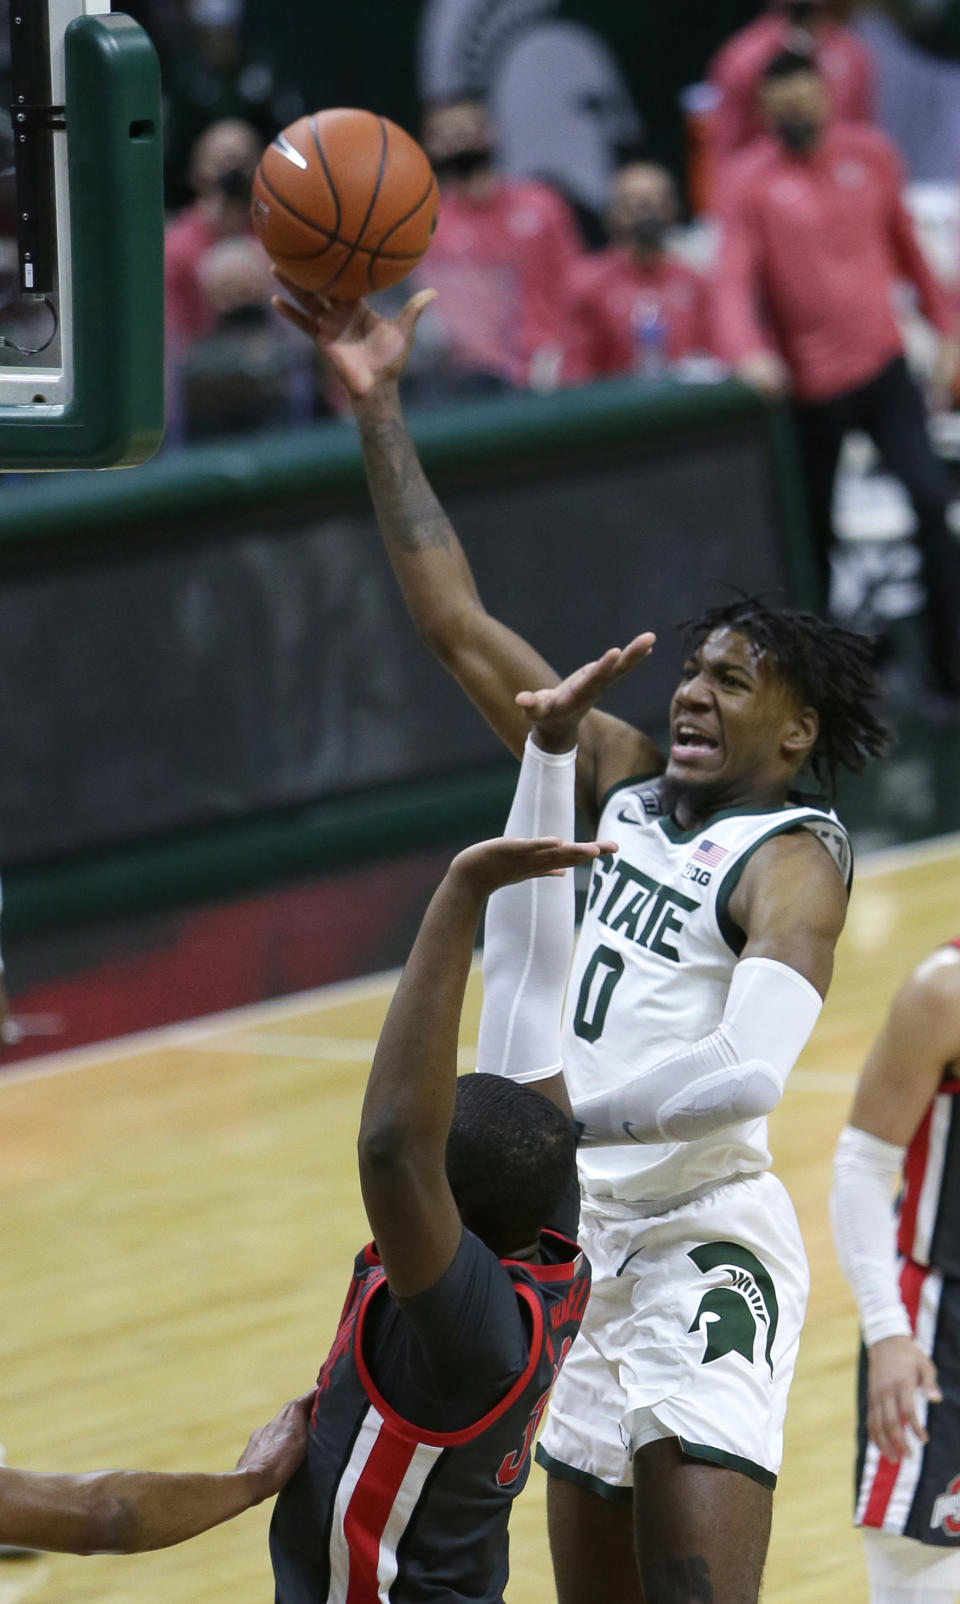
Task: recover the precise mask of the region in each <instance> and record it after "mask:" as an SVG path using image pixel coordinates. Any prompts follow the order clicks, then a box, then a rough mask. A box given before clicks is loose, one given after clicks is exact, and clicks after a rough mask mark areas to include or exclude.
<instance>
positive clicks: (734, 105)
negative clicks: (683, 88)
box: [709, 11, 873, 164]
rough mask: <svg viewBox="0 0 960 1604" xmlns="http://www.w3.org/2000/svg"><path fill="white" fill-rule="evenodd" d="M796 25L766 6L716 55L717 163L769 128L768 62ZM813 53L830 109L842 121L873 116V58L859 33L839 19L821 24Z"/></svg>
mask: <svg viewBox="0 0 960 1604" xmlns="http://www.w3.org/2000/svg"><path fill="white" fill-rule="evenodd" d="M793 37H794V29H793V28H792V27H791V24H790V21H789V19H788V18H787V17H785V16H783V15H782V14H778V13H777V12H772V11H771V12H767V13H766V14H765V15H763V16H761V17H758V18H757V20H756V22H751V23H750V25H749V26H748V27H746V28H743V29H742V30H741V32H740V33H736V34H734V36H733V38H732V39H729V40H728V41H727V43H726V44H725V45H724V46H723V49H722V50H720V51H719V52H718V54H717V55H716V56H715V57H714V59H713V63H712V65H711V67H710V71H709V79H710V82H711V83H712V84H714V85H715V87H716V88H717V89H718V90H719V91H720V100H719V104H718V106H717V109H716V111H715V112H714V113H713V115H712V116H711V119H710V151H711V155H712V157H713V160H714V162H715V163H716V164H719V163H720V162H722V161H725V160H726V159H727V157H729V156H732V155H734V153H735V152H736V151H738V150H741V149H742V148H743V146H744V145H748V144H749V143H750V141H751V140H753V139H756V138H758V136H759V135H761V134H763V133H764V132H765V129H764V125H763V123H762V122H761V120H760V112H759V108H758V105H757V91H758V88H759V84H760V78H761V75H762V73H763V70H764V68H765V67H766V66H767V65H768V63H769V62H771V61H772V60H773V58H774V56H775V55H777V54H778V53H779V52H780V51H781V50H786V49H788V48H789V47H790V45H791V41H792V39H793ZM814 56H815V59H816V63H817V66H818V67H819V69H820V71H821V73H822V74H823V79H824V82H825V84H826V86H827V92H828V95H829V97H830V110H831V113H832V115H833V116H834V117H835V118H836V119H837V120H838V121H843V122H869V121H870V120H871V118H872V117H873V64H872V62H871V59H870V54H869V51H868V50H867V49H866V48H865V46H863V45H862V44H861V43H860V40H859V39H858V38H857V37H856V35H855V34H853V33H851V32H850V31H849V29H847V28H841V27H840V26H839V25H838V24H837V23H835V22H829V21H826V22H824V23H822V24H821V26H820V27H819V28H818V30H817V34H816V47H815V50H814Z"/></svg>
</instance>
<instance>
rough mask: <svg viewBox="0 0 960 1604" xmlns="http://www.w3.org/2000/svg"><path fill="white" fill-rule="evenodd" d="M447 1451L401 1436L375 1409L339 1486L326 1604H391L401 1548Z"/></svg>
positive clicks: (363, 1426)
mask: <svg viewBox="0 0 960 1604" xmlns="http://www.w3.org/2000/svg"><path fill="white" fill-rule="evenodd" d="M442 1453H443V1448H442V1447H434V1446H433V1445H431V1444H428V1443H416V1442H414V1441H410V1440H405V1439H404V1438H402V1437H400V1436H398V1435H397V1433H396V1432H394V1431H391V1429H390V1427H389V1426H388V1425H386V1424H385V1422H384V1419H383V1416H382V1415H381V1414H380V1413H379V1412H378V1410H376V1409H374V1408H373V1406H372V1405H371V1407H370V1408H369V1409H368V1411H367V1413H366V1415H365V1416H364V1419H363V1423H362V1425H361V1427H360V1430H359V1432H358V1433H357V1436H356V1439H355V1441H354V1445H353V1448H352V1450H351V1453H350V1458H349V1459H348V1461H347V1463H346V1465H345V1466H344V1469H343V1474H342V1476H341V1478H340V1483H339V1486H338V1488H337V1496H336V1501H335V1504H334V1511H333V1524H332V1528H331V1533H330V1591H329V1593H328V1594H327V1604H373V1601H374V1600H375V1599H376V1600H378V1601H381V1604H387V1601H388V1599H389V1595H390V1589H391V1587H392V1586H393V1584H394V1582H395V1581H396V1579H397V1548H398V1545H399V1543H400V1540H401V1538H402V1537H403V1534H404V1532H405V1531H406V1529H407V1526H408V1525H409V1523H410V1519H411V1517H412V1515H413V1512H414V1510H415V1509H416V1507H417V1503H418V1501H419V1499H420V1494H421V1493H422V1492H423V1489H424V1486H425V1485H426V1482H427V1478H428V1476H429V1475H430V1472H431V1470H432V1469H433V1466H434V1465H435V1464H436V1462H437V1460H438V1459H439V1458H440V1455H441V1454H442Z"/></svg>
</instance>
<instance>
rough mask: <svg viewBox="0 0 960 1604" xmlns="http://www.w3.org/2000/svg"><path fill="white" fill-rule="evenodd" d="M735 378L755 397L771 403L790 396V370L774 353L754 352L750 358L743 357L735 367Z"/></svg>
mask: <svg viewBox="0 0 960 1604" xmlns="http://www.w3.org/2000/svg"><path fill="white" fill-rule="evenodd" d="M737 377H738V378H740V379H742V380H743V382H744V384H748V385H749V386H750V389H751V390H755V391H756V392H757V395H762V396H766V397H767V398H768V399H770V400H773V401H777V400H779V399H780V398H781V397H782V396H785V395H789V394H790V389H791V382H790V369H789V368H788V367H787V364H786V363H785V362H784V361H783V358H782V357H779V356H777V354H776V352H775V351H754V353H753V355H752V356H747V357H744V359H743V361H742V362H741V363H740V364H739V365H738V367H737Z"/></svg>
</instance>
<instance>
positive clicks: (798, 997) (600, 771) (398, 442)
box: [278, 285, 885, 1604]
mask: <svg viewBox="0 0 960 1604" xmlns="http://www.w3.org/2000/svg"><path fill="white" fill-rule="evenodd" d="M284 289H285V292H286V296H287V298H286V299H285V300H282V301H279V302H278V305H279V306H280V309H281V310H284V311H285V313H286V315H287V316H288V317H289V318H290V320H291V321H292V322H293V323H295V324H296V325H297V326H298V327H299V328H301V329H303V331H304V332H305V333H307V334H309V335H310V336H311V337H312V338H313V339H314V340H315V341H316V343H317V345H318V347H319V348H320V349H321V351H323V352H324V353H325V354H326V356H327V357H328V358H329V360H330V363H331V365H332V366H333V368H334V369H335V371H336V373H337V375H338V377H339V378H340V380H341V382H342V383H343V385H344V386H345V388H346V390H347V393H348V394H349V396H350V398H351V402H352V406H353V410H354V414H355V417H356V419H357V423H358V426H359V432H360V438H361V442H362V445H363V450H364V459H365V463H366V469H367V476H368V480H369V484H370V489H371V493H372V496H373V502H374V507H375V511H376V514H377V519H378V523H379V525H380V530H381V533H382V535H383V538H384V543H385V545H386V548H387V552H388V555H389V557H390V560H391V562H392V564H393V566H394V569H395V571H396V574H397V577H398V579H399V582H400V585H401V588H402V590H403V593H404V596H405V598H406V601H407V605H408V607H409V609H410V612H411V614H412V616H413V619H414V622H415V624H416V626H417V629H418V631H419V632H420V634H421V635H422V637H423V639H424V640H425V641H426V643H427V644H428V645H429V646H430V647H431V649H432V650H433V651H434V652H435V653H436V654H437V656H438V657H439V658H440V660H441V661H442V662H443V663H444V664H445V666H446V667H447V668H448V669H449V670H450V672H451V673H453V674H454V676H455V677H456V678H457V679H458V681H459V682H460V684H461V685H462V686H463V688H464V690H465V691H466V692H467V694H468V695H469V696H470V697H471V699H472V700H473V701H474V702H475V704H476V706H477V707H478V708H479V710H480V711H481V713H482V714H483V715H484V717H485V718H486V719H487V720H488V721H489V723H490V724H491V725H492V726H493V728H494V729H495V730H496V731H497V733H498V734H499V735H500V736H501V737H502V739H503V740H504V741H505V743H506V744H507V746H508V747H510V749H511V750H512V751H514V752H515V753H517V754H518V755H519V754H520V752H521V750H522V747H523V743H524V739H525V735H526V729H527V718H526V716H525V714H524V712H523V711H522V708H521V707H519V706H518V705H517V698H518V695H519V696H520V698H521V702H522V703H523V705H525V706H526V707H527V708H528V709H529V708H530V706H531V701H530V697H531V696H532V695H533V693H532V692H531V687H534V686H545V687H547V689H546V690H545V691H543V692H541V693H539V699H538V698H537V697H535V698H534V700H535V701H536V702H537V709H536V711H537V723H538V728H540V729H541V730H543V729H544V728H546V727H547V726H548V725H550V723H551V720H552V729H553V733H554V736H555V737H556V740H557V743H558V745H557V749H558V750H563V749H565V748H566V746H572V745H573V744H574V742H576V741H578V743H579V757H578V787H579V798H580V802H581V805H582V807H583V808H584V810H585V812H586V813H587V815H588V817H589V819H590V821H591V824H595V823H597V821H598V820H599V819H600V818H601V817H602V818H603V821H604V833H605V834H606V835H607V836H608V837H609V838H610V839H611V840H616V841H618V842H619V844H620V845H619V850H618V853H617V854H615V855H612V856H611V858H610V859H609V861H607V862H606V863H605V864H604V865H603V867H602V868H601V869H600V870H599V871H598V872H597V873H596V875H595V877H594V879H593V881H592V885H591V891H590V898H589V901H590V907H589V909H588V918H587V922H586V924H585V927H584V930H583V932H582V934H581V937H580V941H579V946H578V952H577V956H576V958H575V960H574V975H573V984H572V986H571V989H570V993H569V1010H570V1026H569V1030H568V1032H567V1052H566V1056H565V1070H566V1071H567V1073H568V1074H569V1083H570V1086H571V1091H572V1094H573V1095H572V1101H573V1103H574V1110H575V1112H576V1113H577V1115H578V1117H579V1119H580V1121H581V1123H582V1125H583V1127H584V1147H583V1150H582V1165H581V1184H582V1190H583V1202H584V1216H585V1235H584V1238H583V1239H584V1241H585V1243H586V1242H589V1253H590V1256H591V1258H592V1260H593V1264H594V1291H593V1293H592V1295H591V1301H590V1305H589V1307H588V1310H587V1316H586V1319H585V1321H584V1325H583V1328H582V1334H581V1336H580V1337H579V1338H578V1339H577V1342H576V1343H575V1345H574V1348H573V1350H572V1352H571V1354H570V1356H569V1358H568V1361H567V1366H568V1369H569V1371H570V1372H572V1374H573V1376H574V1380H573V1381H572V1383H571V1384H570V1385H564V1380H563V1375H562V1376H561V1379H560V1386H559V1387H558V1390H557V1393H556V1394H555V1403H556V1406H557V1407H556V1408H555V1410H554V1412H553V1415H552V1418H551V1420H550V1422H549V1423H548V1426H547V1432H546V1435H545V1438H544V1445H545V1449H546V1454H547V1455H548V1456H549V1457H548V1468H549V1470H550V1477H549V1493H548V1510H549V1521H550V1537H551V1549H552V1553H553V1559H554V1568H555V1572H556V1579H557V1591H558V1596H559V1600H560V1604H608V1601H609V1604H703V1601H713V1604H750V1601H751V1600H755V1599H756V1598H757V1596H758V1593H759V1586H760V1577H761V1572H762V1569H763V1562H764V1558H765V1555H766V1547H767V1541H768V1534H769V1524H770V1509H771V1498H772V1492H771V1489H772V1484H773V1481H774V1479H775V1473H776V1467H777V1464H778V1462H779V1449H780V1443H779V1437H780V1426H781V1423H782V1417H783V1409H784V1404H785V1399H786V1393H787V1390H788V1387H789V1382H790V1376H791V1372H792V1365H793V1358H794V1353H795V1349H796V1344H797V1336H798V1332H799V1326H800V1321H801V1319H802V1313H803V1305H804V1299H805V1290H806V1268H805V1263H804V1257H803V1250H802V1245H801V1243H800V1240H799V1234H798V1232H797V1227H796V1221H795V1218H794V1215H793V1211H792V1208H791V1207H790V1204H789V1200H788V1199H787V1198H786V1194H785V1193H784V1192H783V1189H782V1188H781V1187H780V1185H779V1183H778V1182H777V1181H775V1180H774V1178H773V1177H772V1176H771V1175H770V1174H769V1169H768V1166H769V1162H770V1158H769V1153H768V1151H767V1147H766V1139H765V1126H764V1115H765V1114H766V1113H767V1112H769V1110H770V1109H771V1108H772V1107H773V1106H774V1105H775V1103H776V1101H777V1099H778V1097H779V1096H780V1093H781V1091H782V1088H783V1083H784V1080H785V1078H786V1075H787V1072H788V1071H789V1069H790V1067H791V1065H792V1063H793V1061H794V1059H795V1058H796V1056H797V1054H798V1053H799V1051H800V1049H801V1047H802V1046H803V1043H804V1042H805V1040H806V1038H807V1036H808V1034H809V1031H810V1030H811V1028H812V1025H813V1022H814V1019H815V1017H816V1014H817V1012H818V1011H819V1007H820V1002H821V999H822V997H823V996H824V995H825V993H826V990H827V987H828V985H829V981H830V976H831V972H832V966H833V952H834V946H835V943H836V939H837V936H838V934H839V931H840V929H841V927H842V924H843V920H844V917H845V913H846V901H847V889H848V886H847V875H848V872H849V866H850V865H849V852H848V848H847V844H846V838H845V836H844V834H843V832H842V829H841V828H840V826H839V825H838V823H837V821H836V819H835V818H834V817H833V816H832V815H831V814H830V813H829V812H828V811H826V810H824V809H823V808H821V807H818V806H816V805H805V804H801V803H797V802H793V801H791V800H790V792H791V790H792V787H793V784H794V781H795V779H796V777H797V776H798V774H799V773H800V771H801V769H803V768H804V767H805V766H809V767H810V768H811V769H812V770H813V773H814V775H815V776H816V777H817V778H820V779H823V780H825V781H826V782H828V783H830V782H831V781H832V777H833V774H834V771H835V770H836V768H837V767H838V766H841V765H843V766H846V767H848V768H851V769H854V770H859V769H860V768H862V767H863V765H864V763H865V762H866V760H867V758H868V757H869V756H871V755H875V754H876V753H877V752H879V751H880V750H882V748H883V745H884V741H885V732H884V731H883V729H882V727H881V726H880V725H879V724H878V723H877V721H876V719H875V718H874V717H873V715H872V713H871V712H870V708H869V701H870V697H871V695H872V694H873V693H874V681H873V672H872V666H871V650H870V645H869V642H867V641H866V640H864V639H863V638H862V637H860V636H856V635H852V634H851V633H849V632H848V631H845V630H841V629H838V628H836V627H834V626H831V625H828V624H825V623H823V622H821V621H820V620H819V619H815V618H812V617H811V616H810V615H808V614H798V613H791V612H786V611H776V610H774V609H771V608H768V607H766V606H765V605H764V604H762V603H760V602H757V601H751V600H744V601H743V602H740V603H734V604H732V605H731V606H730V607H727V608H723V609H718V610H716V611H714V612H713V613H710V614H708V615H706V617H705V618H703V619H701V620H700V621H699V623H698V625H697V626H696V627H695V628H694V629H693V632H692V635H691V640H690V655H689V659H688V662H687V666H686V668H685V670H684V674H683V678H682V681H681V684H680V685H679V687H678V689H677V691H676V693H675V695H674V698H673V701H672V703H671V708H670V729H671V744H670V753H669V758H668V759H667V761H666V762H665V761H664V758H663V757H662V756H661V754H660V753H659V751H658V750H657V748H656V746H655V744H654V743H653V742H652V741H651V740H650V739H649V737H647V736H646V735H644V734H642V733H641V732H640V731H639V730H637V729H635V728H633V727H632V726H631V725H629V724H627V723H626V722H624V721H623V720H620V719H617V718H613V717H611V716H610V715H608V714H604V713H599V712H597V711H595V710H594V709H593V707H592V705H591V703H592V691H590V692H588V693H584V690H583V681H582V680H581V679H580V678H579V677H578V676H577V675H573V676H572V677H571V678H570V679H569V680H566V681H563V682H562V683H561V682H560V681H559V679H558V676H557V675H556V674H555V673H554V672H553V670H552V669H551V668H550V667H549V665H548V664H547V663H546V662H545V661H544V660H543V658H542V657H540V656H539V654H538V653H537V652H536V651H534V649H533V648H532V647H531V646H530V645H528V643H527V642H526V641H524V640H522V639H521V638H520V637H519V636H517V635H515V634H514V633H513V632H512V631H511V630H509V629H507V628H506V627H505V626H504V625H502V624H500V623H499V622H498V621H497V620H496V619H494V618H491V617H490V615H489V614H488V613H487V612H486V611H485V609H484V607H483V605H482V602H481V600H480V597H479V595H478V593H477V590H476V586H475V584H474V581H473V576H472V574H471V572H470V568H469V565H468V563H467V560H466V557H465V555H464V553H463V550H462V548H461V546H460V544H459V542H458V541H457V538H456V535H455V534H454V531H453V529H452V528H451V526H450V524H449V521H448V520H447V518H446V517H445V515H444V513H443V511H442V508H441V507H440V505H439V504H438V502H437V500H436V498H435V496H434V495H433V492H432V491H431V489H430V486H429V484H428V483H427V480H426V478H425V476H424V474H423V471H422V469H421V467H420V464H419V462H418V461H417V457H416V453H415V450H414V447H413V444H412V442H411V440H410V437H409V435H408V434H407V431H406V429H405V426H404V422H403V417H402V412H401V408H400V403H399V397H398V389H397V380H398V378H399V375H400V373H401V371H402V368H403V365H404V362H405V360H406V356H407V353H408V351H409V349H410V345H411V342H412V339H413V332H414V327H415V324H416V319H417V316H418V315H419V312H420V311H421V310H422V308H423V306H425V305H426V304H427V301H428V300H429V298H430V292H422V293H421V294H420V295H418V296H415V297H414V299H413V300H412V301H411V302H410V303H409V304H408V306H407V307H406V308H405V309H404V311H403V312H402V313H401V314H400V316H399V317H398V318H397V319H396V320H393V321H388V320H385V319H382V318H379V317H377V316H376V314H375V313H374V312H373V311H372V310H371V309H370V308H369V307H367V306H366V305H365V303H363V302H359V303H356V304H343V303H340V304H338V305H335V304H333V303H330V302H326V301H321V300H319V299H318V298H316V297H314V296H311V295H309V294H305V293H304V292H300V291H297V290H296V289H294V288H293V287H292V286H286V285H285V286H284ZM652 645H653V641H652V637H651V636H649V635H640V636H638V637H637V638H636V639H635V640H634V641H633V642H632V643H631V644H630V645H629V646H628V647H627V648H625V649H624V651H623V653H622V654H621V655H620V658H619V660H618V662H617V665H616V667H615V669H614V673H615V674H616V673H620V672H625V671H626V670H627V669H628V668H630V667H632V666H633V665H634V664H635V663H637V662H639V661H640V660H641V659H642V658H643V657H644V656H645V655H646V654H647V652H649V650H650V649H651V647H652ZM588 683H590V682H589V681H588ZM636 776H646V777H647V778H646V779H645V780H640V781H637V780H636V778H635V777H636ZM614 825H615V828H614V827H613V826H614ZM516 961H517V962H520V963H522V962H524V961H525V955H524V954H522V953H520V954H518V956H517V960H516ZM566 1373H567V1372H566V1371H565V1372H564V1375H565V1374H566Z"/></svg>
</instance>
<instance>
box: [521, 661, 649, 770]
mask: <svg viewBox="0 0 960 1604" xmlns="http://www.w3.org/2000/svg"><path fill="white" fill-rule="evenodd" d="M656 638H657V637H656V636H655V635H651V634H649V632H648V633H647V634H644V635H637V636H636V638H635V639H634V640H632V641H631V642H630V644H629V646H624V647H623V648H622V650H621V648H620V647H619V646H611V648H610V650H609V651H607V652H604V654H603V656H602V657H598V658H597V660H596V662H595V663H584V665H583V667H582V668H578V669H576V671H575V672H574V673H573V674H568V676H567V678H566V679H565V680H561V681H560V684H559V685H552V686H550V687H549V688H548V689H547V690H543V691H521V692H520V693H519V695H518V696H517V706H518V707H522V708H523V711H524V712H525V713H526V715H527V717H528V719H529V720H530V723H531V724H532V726H533V728H534V731H535V732H536V742H537V745H538V746H542V747H543V748H544V750H545V751H547V752H569V750H570V748H571V747H572V746H573V744H574V742H575V741H576V739H577V728H578V726H579V724H580V720H581V719H582V718H584V717H585V716H586V714H587V713H589V712H590V711H591V709H592V708H593V706H594V704H595V703H596V702H597V701H599V699H600V697H601V696H602V695H603V693H604V691H606V690H609V688H610V686H611V685H615V684H616V682H617V680H618V679H622V678H623V676H624V675H625V674H629V672H630V670H631V669H632V668H635V667H636V666H637V664H638V663H641V662H642V661H643V659H644V658H645V657H649V655H650V653H651V652H652V651H653V646H654V642H655V640H656Z"/></svg>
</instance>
